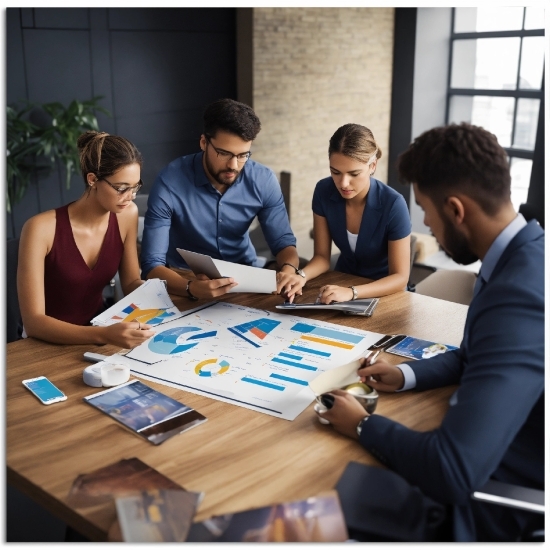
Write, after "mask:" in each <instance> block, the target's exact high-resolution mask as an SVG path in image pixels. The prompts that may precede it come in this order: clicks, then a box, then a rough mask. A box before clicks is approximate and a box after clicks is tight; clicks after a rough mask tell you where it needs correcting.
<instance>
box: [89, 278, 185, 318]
mask: <svg viewBox="0 0 550 550" xmlns="http://www.w3.org/2000/svg"><path fill="white" fill-rule="evenodd" d="M181 315H182V313H181V312H180V310H179V309H178V308H177V307H176V306H175V305H174V303H173V302H172V300H171V299H170V296H168V291H167V290H166V285H165V284H164V281H161V280H160V279H149V280H148V281H145V283H144V284H142V285H141V286H139V287H138V288H136V290H134V291H133V292H130V294H128V295H127V296H125V297H124V298H122V300H120V301H118V302H117V303H116V304H115V305H113V306H111V307H110V308H109V309H107V310H106V311H104V312H103V313H101V314H100V315H98V316H97V317H94V318H93V319H92V321H91V323H92V325H96V326H103V327H105V326H108V325H114V324H115V323H120V322H121V321H125V322H130V321H139V322H140V323H141V324H143V325H145V324H146V325H150V326H157V325H160V324H162V323H165V322H166V321H173V320H174V319H177V318H179V317H181Z"/></svg>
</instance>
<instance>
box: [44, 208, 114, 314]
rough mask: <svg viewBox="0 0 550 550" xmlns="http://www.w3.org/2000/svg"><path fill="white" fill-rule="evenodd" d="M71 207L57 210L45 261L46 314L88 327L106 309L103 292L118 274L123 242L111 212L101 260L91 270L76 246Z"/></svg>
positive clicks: (100, 253)
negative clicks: (70, 217) (51, 244)
mask: <svg viewBox="0 0 550 550" xmlns="http://www.w3.org/2000/svg"><path fill="white" fill-rule="evenodd" d="M68 207H69V205H68V204H67V205H65V206H62V207H61V208H56V210H55V216H56V224H55V236H54V240H53V246H52V249H51V250H50V252H49V254H48V255H47V256H46V258H45V259H44V293H45V298H46V315H49V316H51V317H55V318H56V319H59V320H61V321H66V322H67V323H73V324H75V325H88V324H89V323H90V321H91V320H92V319H93V318H94V317H95V316H96V315H98V314H99V313H101V312H102V311H103V309H104V305H103V289H104V287H105V286H106V285H108V284H109V281H110V280H111V279H112V278H113V277H114V276H115V274H116V272H117V271H118V267H119V265H120V261H121V259H122V253H123V251H124V243H123V242H122V239H121V238H120V230H119V228H118V220H117V217H116V214H113V213H112V212H111V214H110V215H109V226H108V227H107V232H106V233H105V238H104V240H103V244H102V246H101V250H100V252H99V258H98V260H97V263H96V265H95V266H94V268H93V269H90V268H89V267H88V265H87V264H86V262H85V261H84V258H83V257H82V255H81V254H80V250H78V248H77V246H76V242H75V240H74V236H73V229H72V227H71V222H70V220H69V211H68Z"/></svg>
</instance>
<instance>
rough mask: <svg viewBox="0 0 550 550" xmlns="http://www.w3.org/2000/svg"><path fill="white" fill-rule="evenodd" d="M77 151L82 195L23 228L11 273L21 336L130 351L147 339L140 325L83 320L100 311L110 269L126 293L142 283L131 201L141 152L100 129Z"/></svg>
mask: <svg viewBox="0 0 550 550" xmlns="http://www.w3.org/2000/svg"><path fill="white" fill-rule="evenodd" d="M78 149H79V154H80V168H81V171H82V176H83V178H84V182H85V184H86V191H85V192H84V193H83V195H82V196H81V197H80V198H79V199H78V200H76V201H74V202H72V203H70V204H68V205H65V206H62V207H60V208H57V209H55V210H48V211H47V212H42V213H41V214H38V215H36V216H33V217H32V218H31V219H29V220H28V221H27V222H26V223H25V225H24V226H23V230H22V233H21V239H20V244H19V262H18V271H17V293H18V297H19V306H20V309H21V315H22V318H23V326H24V334H23V335H24V336H32V337H35V338H40V339H41V340H46V341H48V342H53V343H56V344H114V345H117V346H122V347H125V348H132V347H135V346H136V345H138V344H140V343H142V342H143V341H144V340H146V339H147V338H150V337H151V336H152V335H153V332H152V331H151V330H147V329H148V328H149V327H148V326H147V325H140V324H139V323H138V322H136V321H134V322H129V323H117V324H114V325H111V326H107V327H96V326H91V325H90V321H91V320H92V319H93V318H94V317H95V316H96V315H98V314H99V313H101V311H103V309H104V305H103V289H104V287H105V286H106V285H107V284H109V281H110V280H111V279H112V278H113V277H114V275H115V274H116V272H117V271H118V272H119V275H120V281H121V284H122V289H123V291H124V293H125V294H127V293H129V292H131V291H132V290H135V289H136V288H137V287H138V286H139V285H141V284H143V282H144V281H142V280H141V277H140V269H139V263H138V258H137V247H136V235H137V218H138V213H137V207H136V205H135V204H134V203H133V202H132V201H133V199H134V198H135V196H136V193H137V191H138V190H139V188H140V187H141V185H142V183H141V179H140V174H141V165H142V159H141V154H140V152H139V151H138V150H137V148H136V147H135V146H134V145H133V144H132V143H130V142H129V141H128V140H127V139H124V138H122V137H119V136H112V135H109V134H107V133H105V132H86V133H85V134H82V135H81V136H80V137H79V138H78ZM140 329H141V330H140ZM143 329H145V330H143Z"/></svg>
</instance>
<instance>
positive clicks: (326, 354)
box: [280, 344, 331, 357]
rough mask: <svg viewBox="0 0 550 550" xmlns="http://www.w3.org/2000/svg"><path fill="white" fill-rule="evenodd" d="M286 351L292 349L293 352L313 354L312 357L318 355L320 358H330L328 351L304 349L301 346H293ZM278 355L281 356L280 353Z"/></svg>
mask: <svg viewBox="0 0 550 550" xmlns="http://www.w3.org/2000/svg"><path fill="white" fill-rule="evenodd" d="M288 349H293V350H295V351H303V352H304V353H313V354H314V355H320V356H321V357H330V356H331V354H330V353H329V352H328V351H319V350H317V349H312V348H304V347H302V346H295V345H294V344H292V345H290V346H288ZM280 355H282V353H281V354H280Z"/></svg>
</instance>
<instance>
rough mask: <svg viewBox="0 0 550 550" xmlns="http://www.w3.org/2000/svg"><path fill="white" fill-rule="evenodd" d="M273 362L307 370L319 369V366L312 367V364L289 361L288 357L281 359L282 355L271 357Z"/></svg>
mask: <svg viewBox="0 0 550 550" xmlns="http://www.w3.org/2000/svg"><path fill="white" fill-rule="evenodd" d="M271 362H272V363H281V364H282V365H289V366H291V367H298V368H300V369H305V370H317V367H312V366H311V365H304V364H303V363H296V362H294V361H287V360H286V359H281V358H280V357H274V358H273V359H271Z"/></svg>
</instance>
